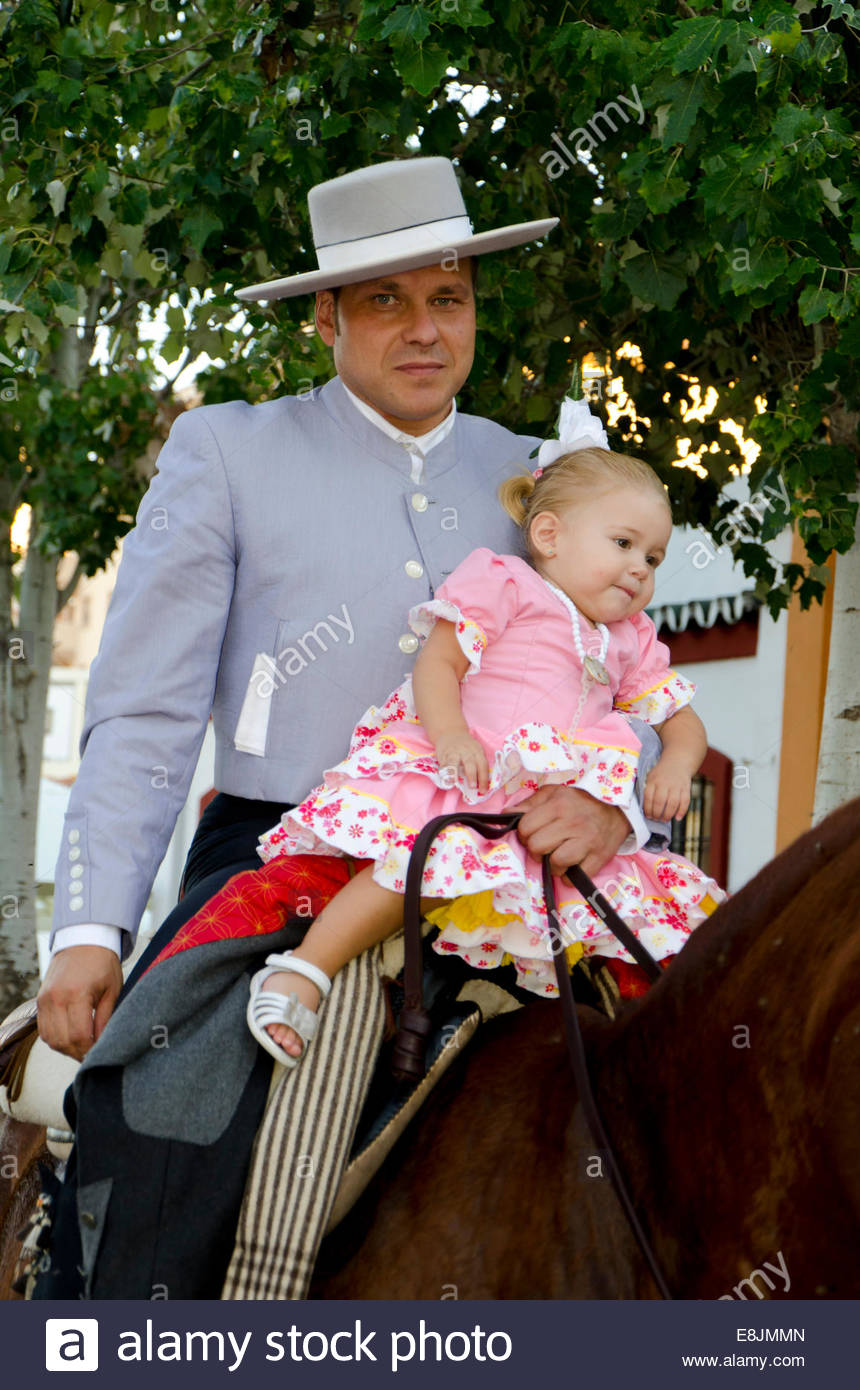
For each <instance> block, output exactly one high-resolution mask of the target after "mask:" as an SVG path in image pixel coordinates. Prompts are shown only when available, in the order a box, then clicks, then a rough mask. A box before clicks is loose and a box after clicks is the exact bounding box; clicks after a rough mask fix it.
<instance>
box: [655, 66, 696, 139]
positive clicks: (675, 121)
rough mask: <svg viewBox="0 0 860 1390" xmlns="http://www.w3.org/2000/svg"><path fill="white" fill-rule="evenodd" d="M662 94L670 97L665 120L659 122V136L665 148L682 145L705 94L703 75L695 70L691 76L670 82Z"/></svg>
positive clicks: (687, 137)
mask: <svg viewBox="0 0 860 1390" xmlns="http://www.w3.org/2000/svg"><path fill="white" fill-rule="evenodd" d="M663 95H664V96H667V97H669V98H670V105H669V108H668V111H667V113H666V119H665V121H662V122H661V123H660V128H659V138H660V140H661V141H662V144H663V149H664V150H667V149H669V148H670V147H671V146H672V145H683V144H684V143H685V142H686V141H687V140H688V139H689V137H690V132H691V130H692V129H693V125H694V124H695V121H696V117H697V116H698V114H699V110H700V108H701V105H702V101H703V99H704V95H705V78H704V75H703V74H702V73H700V72H697V73H695V74H694V75H693V77H685V78H681V79H680V80H679V81H678V82H672V83H671V84H670V85H669V86H668V87H667V88H666V89H665V91H664V92H663ZM660 109H661V110H662V109H663V108H662V107H661V108H660Z"/></svg>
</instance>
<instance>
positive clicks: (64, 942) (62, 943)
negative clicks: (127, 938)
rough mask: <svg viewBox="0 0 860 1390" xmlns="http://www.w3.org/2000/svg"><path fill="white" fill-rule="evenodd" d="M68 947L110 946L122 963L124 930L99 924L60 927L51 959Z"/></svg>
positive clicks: (89, 923) (78, 923)
mask: <svg viewBox="0 0 860 1390" xmlns="http://www.w3.org/2000/svg"><path fill="white" fill-rule="evenodd" d="M67 946H109V947H110V949H111V950H112V951H116V953H117V955H118V956H119V958H120V961H122V928H121V927H103V926H101V925H100V923H98V922H76V923H75V925H74V926H73V927H58V928H57V931H56V934H55V936H54V944H53V946H52V947H51V959H52V960H53V958H54V956H55V955H56V954H57V952H58V951H63V950H65V948H66V947H67Z"/></svg>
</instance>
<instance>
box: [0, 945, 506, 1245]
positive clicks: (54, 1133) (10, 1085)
mask: <svg viewBox="0 0 860 1390" xmlns="http://www.w3.org/2000/svg"><path fill="white" fill-rule="evenodd" d="M397 945H398V943H397V939H396V938H395V940H394V941H393V942H391V946H392V947H393V948H394V949H393V951H389V952H388V953H387V955H386V956H385V957H384V965H383V968H384V971H385V975H384V979H383V983H384V986H385V990H386V1015H387V1023H386V1032H385V1038H384V1041H383V1045H382V1048H381V1050H380V1054H379V1057H378V1059H377V1064H376V1068H375V1071H374V1075H373V1079H372V1081H371V1084H370V1089H369V1092H368V1096H367V1100H366V1101H365V1104H364V1107H363V1109H362V1112H361V1115H360V1117H359V1122H358V1126H357V1129H356V1134H355V1138H354V1140H353V1146H352V1150H351V1152H350V1156H349V1160H348V1163H347V1167H346V1169H345V1171H344V1174H343V1177H342V1179H341V1184H340V1187H339V1189H338V1193H337V1197H336V1199H335V1204H334V1208H333V1210H332V1214H331V1217H330V1219H329V1224H328V1229H329V1230H331V1229H333V1228H334V1226H336V1225H337V1224H338V1222H339V1221H341V1220H342V1219H343V1217H344V1216H345V1215H346V1214H347V1212H348V1211H349V1210H350V1208H351V1207H352V1205H353V1204H354V1202H355V1201H356V1200H357V1199H358V1197H359V1196H360V1195H361V1193H362V1192H363V1191H364V1188H365V1187H366V1186H367V1184H368V1182H369V1181H370V1179H371V1178H372V1176H373V1174H374V1173H375V1172H376V1170H377V1169H378V1168H379V1167H380V1165H381V1164H382V1162H383V1160H384V1159H385V1157H386V1156H387V1154H388V1153H389V1152H390V1150H391V1149H392V1147H393V1146H394V1144H395V1143H396V1141H397V1139H398V1138H399V1137H400V1135H401V1134H402V1133H403V1131H404V1130H405V1128H406V1126H407V1125H408V1124H409V1122H410V1120H412V1118H413V1117H414V1116H415V1115H416V1114H417V1113H418V1111H419V1109H420V1108H421V1105H422V1104H423V1103H424V1101H425V1100H426V1098H427V1096H428V1095H429V1094H430V1092H431V1091H432V1090H433V1089H434V1087H435V1086H436V1084H437V1082H438V1081H439V1080H440V1079H441V1077H442V1076H443V1075H444V1074H445V1072H446V1071H447V1070H448V1068H449V1067H450V1066H451V1064H452V1063H453V1062H454V1061H455V1060H456V1058H457V1057H458V1056H460V1054H461V1053H462V1051H463V1049H464V1048H465V1047H466V1046H467V1045H468V1043H469V1041H470V1040H471V1038H472V1037H473V1036H474V1034H475V1032H476V1031H477V1029H478V1026H479V1024H480V1022H481V1021H482V1020H483V1019H486V1018H490V1017H493V1016H495V1015H496V1014H499V1013H502V1012H505V1011H507V1010H510V1009H515V1008H519V1007H520V1005H521V1003H522V1002H523V1000H522V998H518V997H517V996H518V995H521V994H522V992H521V991H519V990H517V988H516V986H515V985H513V984H512V983H511V984H507V983H505V982H501V981H490V980H482V979H476V978H475V977H474V975H473V974H472V973H471V972H468V971H465V970H464V971H458V970H457V969H456V968H452V967H456V964H457V963H456V962H454V961H449V960H446V961H442V962H440V961H439V957H438V956H435V955H434V954H433V953H432V952H430V949H429V945H427V944H426V943H425V950H426V954H427V962H426V964H427V968H426V972H425V979H424V987H425V997H426V999H427V1005H428V1013H429V1015H430V1017H431V1020H432V1027H431V1032H430V1035H429V1037H428V1039H427V1069H426V1074H425V1075H424V1076H423V1077H421V1078H420V1079H418V1080H413V1081H402V1080H397V1079H396V1077H395V1076H394V1075H393V1069H392V1052H393V1048H394V1039H395V1031H396V1025H397V1021H398V1019H399V1017H400V1014H401V1011H402V1007H403V985H402V982H401V980H400V979H399V978H398V975H399V973H400V971H401V967H402V963H403V947H402V940H401V942H400V949H399V952H398V951H397ZM440 966H441V967H445V968H444V969H441V968H440ZM458 996H459V997H458ZM78 1066H79V1063H78V1062H76V1061H75V1060H74V1058H71V1057H66V1056H64V1055H63V1054H62V1053H59V1052H55V1051H53V1050H52V1049H51V1048H49V1047H48V1046H47V1045H46V1044H45V1043H44V1042H43V1041H42V1039H41V1038H40V1037H39V1031H38V1023H37V1011H36V1000H35V999H28V1000H26V1001H25V1002H24V1003H23V1004H20V1005H19V1006H18V1008H16V1009H15V1010H13V1012H12V1013H11V1014H10V1015H9V1016H8V1018H6V1019H5V1020H4V1021H3V1022H2V1023H0V1111H2V1112H4V1113H5V1114H6V1115H8V1116H10V1118H12V1119H14V1120H17V1121H20V1122H23V1123H26V1124H35V1125H40V1126H43V1127H44V1128H45V1130H46V1142H47V1147H48V1150H49V1152H50V1153H51V1154H52V1155H53V1156H54V1157H55V1158H56V1159H58V1160H63V1159H65V1158H67V1157H68V1155H69V1153H70V1151H71V1147H72V1143H73V1142H74V1135H73V1133H72V1132H71V1131H70V1129H69V1123H68V1120H67V1119H66V1116H65V1114H64V1111H63V1097H64V1095H65V1092H66V1090H67V1088H68V1087H69V1086H70V1085H71V1083H72V1081H73V1079H74V1076H75V1073H76V1072H77V1069H78ZM280 1074H281V1072H280V1068H276V1069H275V1071H274V1073H273V1080H276V1079H278V1078H279V1076H280Z"/></svg>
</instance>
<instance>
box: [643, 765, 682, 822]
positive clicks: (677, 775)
mask: <svg viewBox="0 0 860 1390" xmlns="http://www.w3.org/2000/svg"><path fill="white" fill-rule="evenodd" d="M689 805H690V772H689V768H688V767H687V766H686V765H684V764H680V763H678V762H676V761H675V760H674V759H673V758H671V757H670V755H669V754H668V753H664V754H663V756H662V758H661V759H660V761H659V762H658V763H657V764H655V766H654V767H652V769H651V771H650V772H649V773H648V778H647V780H646V782H645V795H644V796H643V798H642V810H643V811H644V812H645V815H646V816H647V817H648V819H649V820H672V819H673V818H674V819H675V820H681V819H682V817H683V816H685V815H686V814H687V810H688V808H689Z"/></svg>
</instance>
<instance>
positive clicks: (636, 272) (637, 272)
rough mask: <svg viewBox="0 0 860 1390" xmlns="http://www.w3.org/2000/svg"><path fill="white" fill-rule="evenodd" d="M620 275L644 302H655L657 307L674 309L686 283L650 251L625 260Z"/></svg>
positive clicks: (674, 270) (673, 269)
mask: <svg viewBox="0 0 860 1390" xmlns="http://www.w3.org/2000/svg"><path fill="white" fill-rule="evenodd" d="M621 276H622V278H623V280H624V281H625V283H626V284H627V285H629V287H630V289H631V290H632V291H633V293H634V294H635V295H637V296H638V297H639V298H640V299H641V300H642V301H643V302H644V303H645V304H656V306H657V308H658V309H674V307H675V305H676V303H677V302H678V297H679V295H680V294H681V293H682V291H683V290H684V288H685V285H686V279H685V278H684V277H683V276H681V275H679V274H677V271H676V269H675V268H673V267H670V266H667V265H665V264H661V263H660V262H659V261H658V259H657V257H656V256H655V255H654V253H653V252H650V251H649V252H646V253H645V254H644V255H642V256H634V257H632V258H631V259H630V260H627V261H625V262H624V264H623V266H622V267H621Z"/></svg>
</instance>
